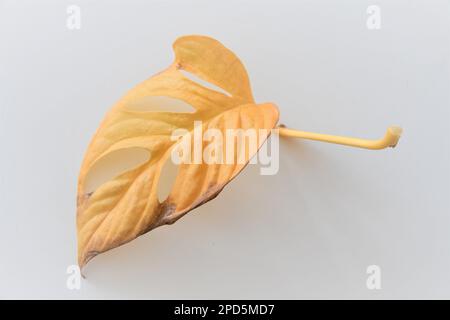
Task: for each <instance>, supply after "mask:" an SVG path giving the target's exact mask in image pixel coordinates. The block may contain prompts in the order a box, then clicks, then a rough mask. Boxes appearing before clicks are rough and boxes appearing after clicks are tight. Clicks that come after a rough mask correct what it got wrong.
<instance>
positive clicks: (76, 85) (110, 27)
mask: <svg viewBox="0 0 450 320" xmlns="http://www.w3.org/2000/svg"><path fill="white" fill-rule="evenodd" d="M70 4H76V5H78V6H80V8H81V19H82V20H81V29H80V30H68V29H67V27H66V19H67V16H68V15H67V13H66V8H67V6H68V5H70ZM373 4H375V5H379V6H380V8H381V29H380V30H369V29H368V28H367V26H366V20H367V18H368V15H367V13H366V9H367V7H368V6H369V5H373ZM185 34H205V35H209V36H213V37H215V38H217V39H218V40H219V41H221V42H222V43H223V44H225V45H226V46H227V47H229V48H230V49H232V50H233V51H234V52H235V53H236V54H237V55H238V56H239V57H240V58H241V59H242V61H243V62H244V64H245V65H246V67H247V70H248V72H249V74H250V78H251V81H252V88H253V90H254V95H255V98H256V100H257V101H258V102H267V101H271V102H275V103H276V104H277V105H278V106H279V108H280V112H281V118H280V121H281V122H283V123H285V124H287V125H288V126H291V127H294V128H298V129H301V130H308V131H316V132H323V133H332V134H341V135H352V136H358V137H367V138H377V137H379V136H381V135H383V134H384V130H385V129H386V127H387V126H388V125H391V124H398V125H401V126H402V127H403V128H404V135H403V137H402V139H401V141H400V143H399V145H398V147H397V148H396V149H388V150H383V151H369V150H361V149H353V148H345V147H342V146H336V145H329V144H323V143H317V142H311V141H301V140H295V139H294V140H283V141H282V142H281V147H280V148H281V150H280V152H281V154H280V170H279V173H278V174H277V175H275V176H261V175H259V169H258V167H257V166H249V167H247V168H246V170H245V171H244V172H243V173H242V174H241V175H240V176H239V177H238V178H237V179H235V180H234V181H232V182H231V183H230V184H229V185H228V186H227V187H226V188H225V190H224V191H223V192H222V193H221V194H220V195H219V197H218V198H217V199H215V200H213V201H211V202H209V203H207V204H206V205H204V206H202V207H200V208H198V209H196V210H194V211H193V212H191V213H190V214H188V215H187V216H185V217H184V218H183V219H181V220H180V221H178V222H177V223H176V224H174V225H172V226H167V227H162V228H159V229H156V230H154V231H152V232H150V233H148V234H146V235H144V236H142V237H140V238H138V239H136V240H135V241H133V242H131V243H129V244H127V245H125V246H122V247H120V248H118V249H115V250H112V251H110V252H108V253H105V254H103V255H100V256H98V257H96V258H95V259H94V260H92V261H91V263H90V264H89V266H88V267H87V268H86V273H87V279H86V280H84V281H83V282H82V286H81V290H79V291H70V290H68V289H67V288H66V279H67V274H66V269H67V267H68V266H69V265H71V264H75V263H76V230H75V199H76V182H77V175H78V170H79V167H80V164H81V161H82V157H83V154H84V151H85V149H86V147H87V145H88V143H89V141H90V139H91V137H92V135H93V133H94V131H95V129H96V128H97V126H98V124H99V123H100V121H101V119H102V118H103V116H104V114H105V112H106V111H107V110H108V109H109V108H110V107H111V106H112V105H113V104H114V102H115V101H117V100H118V99H119V98H120V97H121V96H122V95H123V94H124V93H125V92H126V91H127V90H128V89H130V88H131V87H133V86H134V85H136V84H137V83H139V82H140V81H142V80H144V79H146V78H148V77H149V76H150V75H152V74H154V73H156V72H159V71H160V70H162V69H164V68H165V67H166V66H168V65H169V64H170V63H171V62H172V59H173V53H172V49H171V44H172V42H173V41H174V40H175V39H176V38H177V37H178V36H180V35H185ZM0 45H1V50H0V124H1V126H0V134H1V135H0V137H1V144H2V145H1V157H0V167H1V185H0V195H1V201H0V215H1V220H0V298H69V299H78V298H148V299H153V298H364V299H366V298H376V299H378V298H450V232H449V228H450V216H449V212H450V210H449V207H450V206H449V195H450V194H449V193H450V192H449V190H450V188H449V181H450V170H449V160H450V159H449V158H450V157H449V156H450V152H449V151H450V148H449V144H450V143H449V141H448V136H449V126H448V124H449V120H450V2H449V1H446V0H442V1H438V0H433V1H430V0H428V1H418V0H416V1H413V0H408V1H406V0H402V1H400V0H396V1H392V0H383V1H380V0H379V1H361V0H354V1H317V0H315V1H287V0H284V1H280V0H277V1H260V0H258V1H256V0H255V1H242V0H240V1H234V0H226V1H136V0H133V1H70V2H68V1H57V0H53V1H42V0H41V1H25V0H19V1H12V0H0ZM372 264H376V265H379V266H380V267H381V270H382V289H381V290H378V291H376V290H375V291H371V290H368V289H367V287H366V278H367V274H366V268H367V266H369V265H372Z"/></svg>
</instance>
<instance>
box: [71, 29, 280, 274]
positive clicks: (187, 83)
mask: <svg viewBox="0 0 450 320" xmlns="http://www.w3.org/2000/svg"><path fill="white" fill-rule="evenodd" d="M173 48H174V51H175V61H174V62H173V64H172V65H171V66H170V67H169V68H168V69H166V70H165V71H163V72H161V73H159V74H157V75H155V76H153V77H152V78H150V79H148V80H146V81H144V82H142V83H141V84H139V85H137V86H136V87H135V88H133V89H132V90H130V91H129V92H128V93H127V94H126V95H125V97H123V98H122V99H121V100H120V101H119V102H118V103H117V104H116V105H115V106H114V107H113V108H112V109H111V110H110V111H109V113H108V114H107V115H106V117H105V119H104V120H103V122H102V124H101V126H100V127H99V129H98V130H97V132H96V134H95V136H94V138H93V140H92V141H91V143H90V146H89V148H88V150H87V152H86V155H85V158H84V161H83V164H82V167H81V171H80V176H79V181H78V198H77V228H78V263H79V265H80V267H83V266H84V265H85V264H86V263H87V262H88V261H89V260H90V259H92V258H93V257H94V256H96V255H97V254H99V253H102V252H104V251H106V250H109V249H112V248H115V247H117V246H120V245H122V244H124V243H126V242H129V241H131V240H133V239H135V238H136V237H138V236H139V235H142V234H144V233H146V232H148V231H150V230H152V229H154V228H156V227H158V226H161V225H164V224H171V223H173V222H175V221H176V220H177V219H179V218H180V217H182V216H183V215H184V214H186V213H187V212H189V211H190V210H192V209H194V208H195V207H197V206H199V205H201V204H203V203H205V202H207V201H209V200H211V199H213V198H214V197H216V196H217V194H218V193H219V192H220V191H221V190H222V189H223V188H224V186H225V185H226V184H227V183H228V182H230V180H231V179H233V178H234V177H235V176H236V175H237V174H238V173H239V172H240V171H241V170H242V169H243V168H244V167H245V166H246V165H247V163H248V161H249V159H250V158H251V157H252V156H253V155H254V153H255V152H256V151H251V150H246V153H245V162H244V163H234V164H205V163H202V164H180V165H179V170H178V174H177V176H176V179H175V182H174V184H173V187H172V189H171V191H170V193H169V196H168V197H167V198H166V199H165V200H164V201H162V202H160V201H159V200H158V192H157V190H158V183H159V181H160V178H161V171H162V168H163V166H164V164H165V162H166V161H170V153H171V151H172V148H173V147H174V146H175V145H176V143H177V142H176V141H172V140H171V139H170V136H171V134H172V132H173V131H174V130H175V129H178V128H184V129H187V130H189V131H192V130H193V129H194V121H202V125H203V129H204V130H206V129H207V128H216V129H218V130H220V131H221V132H222V133H223V134H224V135H225V133H224V131H225V130H226V129H238V128H242V129H249V128H253V129H267V130H270V129H272V128H274V127H275V125H276V123H277V121H278V110H277V108H276V106H275V105H273V104H269V103H268V104H260V105H257V104H255V102H254V100H253V97H252V93H251V89H250V83H249V79H248V76H247V73H246V71H245V68H244V66H243V65H242V63H241V62H240V61H239V59H238V58H237V57H236V56H235V55H234V54H233V53H232V52H231V51H229V50H228V49H226V48H225V47H224V46H223V45H222V44H220V43H219V42H218V41H216V40H214V39H212V38H209V37H204V36H186V37H181V38H179V39H178V40H176V41H175V43H174V45H173ZM182 70H184V71H187V72H190V73H191V74H193V75H195V76H197V77H199V78H201V79H203V80H204V81H207V82H209V83H211V84H213V85H215V86H217V87H219V88H221V89H223V90H224V91H226V92H228V93H229V95H226V94H224V93H221V92H218V91H214V90H211V89H209V88H206V87H205V86H202V85H201V84H198V83H197V82H195V81H192V80H190V79H189V78H187V77H186V76H185V75H183V73H182V72H181V71H182ZM161 97H166V100H164V99H161ZM158 99H160V100H159V101H158ZM170 99H172V100H175V101H181V102H183V103H185V104H188V105H190V106H192V107H193V108H194V109H195V112H173V110H172V109H171V107H170V106H169V105H171V104H172V102H173V101H172V102H170V101H169V100H170ZM164 101H166V102H167V103H166V105H164V103H165V102H164ZM168 101H169V102H168ZM152 104H157V105H158V107H159V109H158V110H157V111H152V110H154V109H152V108H153V105H152ZM161 104H162V105H161ZM148 108H150V109H148ZM164 108H166V110H167V111H161V110H165V109H164ZM149 110H150V111H149ZM269 133H270V131H268V134H269ZM268 134H267V135H268ZM267 135H266V136H264V137H263V138H262V139H260V140H259V141H258V146H261V145H262V143H263V142H264V141H265V139H266V138H267ZM131 149H138V150H139V149H144V150H146V151H148V152H149V154H150V158H149V159H148V160H146V159H145V158H144V160H143V161H144V163H140V164H137V167H134V168H131V169H129V170H128V171H126V172H124V173H120V174H118V175H117V176H115V177H113V178H111V179H109V180H107V181H106V182H104V183H102V184H101V185H100V186H98V187H97V188H95V190H93V191H92V190H88V188H87V184H88V181H87V180H89V176H90V174H91V173H92V172H95V171H96V170H97V169H96V168H97V167H98V166H99V164H101V163H102V161H103V162H105V161H106V160H108V159H110V158H114V157H116V156H117V155H118V154H119V155H121V156H122V157H123V151H124V150H125V151H127V150H131ZM105 159H106V160H105ZM91 191H92V192H91Z"/></svg>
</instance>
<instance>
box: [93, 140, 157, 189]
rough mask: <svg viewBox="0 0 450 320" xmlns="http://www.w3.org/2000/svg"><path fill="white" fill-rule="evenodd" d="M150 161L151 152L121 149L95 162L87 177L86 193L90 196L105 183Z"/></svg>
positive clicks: (140, 149) (138, 149)
mask: <svg viewBox="0 0 450 320" xmlns="http://www.w3.org/2000/svg"><path fill="white" fill-rule="evenodd" d="M148 160H150V152H149V151H148V150H146V149H143V148H138V147H132V148H125V149H119V150H116V151H112V152H111V153H108V154H106V155H105V156H104V157H102V158H100V159H99V160H97V161H95V162H94V164H93V165H92V167H91V168H90V169H89V172H88V173H87V175H86V179H85V182H84V193H85V194H90V193H92V192H94V191H95V190H97V188H98V187H100V186H101V185H102V184H104V183H105V182H107V181H109V180H111V179H113V178H115V177H117V176H119V175H120V174H122V173H125V172H127V171H130V170H132V169H135V168H137V167H138V166H140V165H142V164H144V163H145V162H147V161H148Z"/></svg>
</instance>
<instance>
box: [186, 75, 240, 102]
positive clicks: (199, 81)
mask: <svg viewBox="0 0 450 320" xmlns="http://www.w3.org/2000/svg"><path fill="white" fill-rule="evenodd" d="M178 71H179V72H181V73H182V74H183V76H185V77H186V78H188V79H189V80H191V81H193V82H195V83H197V84H199V85H201V86H202V87H205V88H207V89H210V90H212V91H217V92H220V93H222V94H224V95H226V96H228V97H231V96H232V95H231V93H229V92H228V91H226V90H225V89H222V88H221V87H219V86H216V85H215V84H213V83H211V82H208V81H206V80H203V79H202V78H200V77H198V76H196V75H195V74H193V73H190V72H189V71H186V70H183V69H178Z"/></svg>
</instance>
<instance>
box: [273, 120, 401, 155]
mask: <svg viewBox="0 0 450 320" xmlns="http://www.w3.org/2000/svg"><path fill="white" fill-rule="evenodd" d="M278 129H279V134H280V136H282V137H295V138H302V139H309V140H316V141H323V142H328V143H335V144H342V145H346V146H351V147H357V148H364V149H371V150H379V149H384V148H387V147H391V148H393V147H395V146H396V145H397V142H398V140H399V139H400V136H401V134H402V128H400V127H397V126H391V127H389V128H388V129H387V131H386V134H385V135H384V137H383V138H381V139H378V140H369V139H359V138H351V137H342V136H333V135H328V134H321V133H314V132H306V131H299V130H293V129H288V128H286V127H285V126H283V125H280V126H279V127H278Z"/></svg>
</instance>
